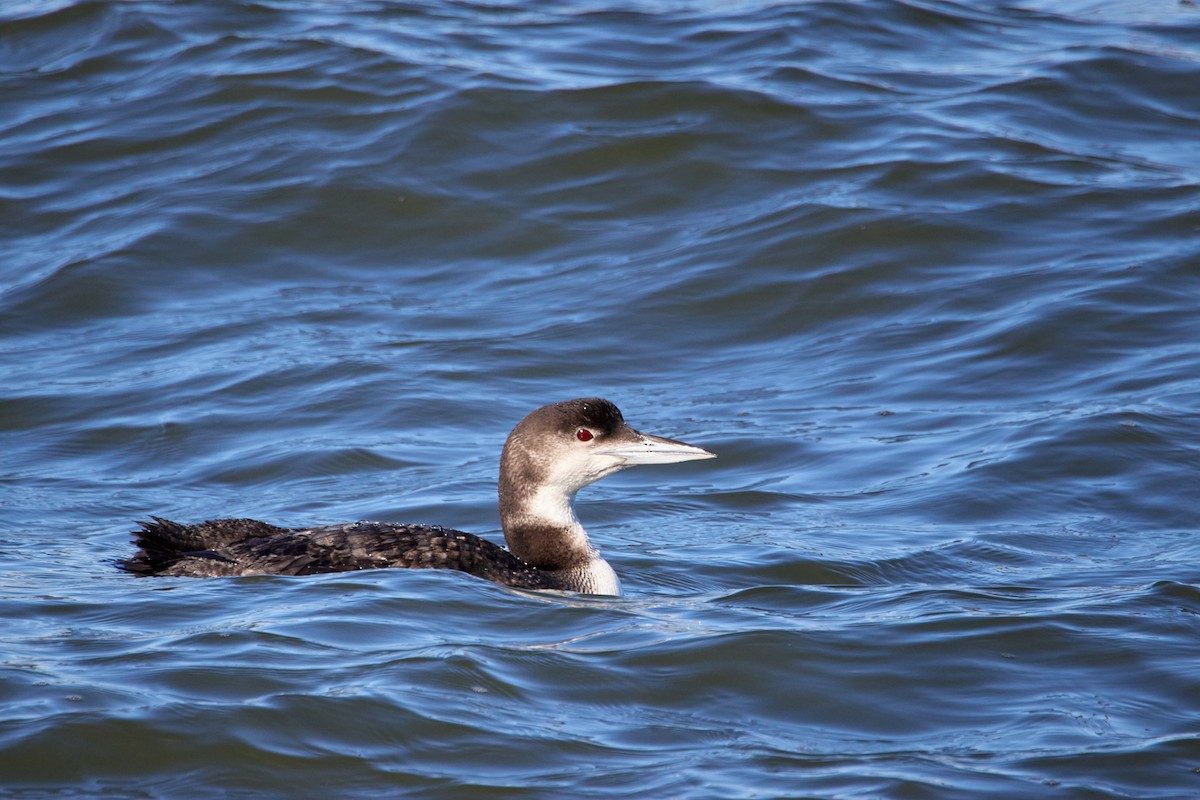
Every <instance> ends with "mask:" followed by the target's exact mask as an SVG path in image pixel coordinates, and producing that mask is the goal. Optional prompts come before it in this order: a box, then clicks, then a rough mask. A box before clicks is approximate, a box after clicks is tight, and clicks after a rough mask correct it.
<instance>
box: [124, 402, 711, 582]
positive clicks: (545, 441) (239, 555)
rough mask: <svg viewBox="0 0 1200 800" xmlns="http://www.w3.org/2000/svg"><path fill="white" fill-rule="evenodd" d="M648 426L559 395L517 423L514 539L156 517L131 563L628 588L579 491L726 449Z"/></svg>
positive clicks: (511, 513) (398, 527) (505, 483)
mask: <svg viewBox="0 0 1200 800" xmlns="http://www.w3.org/2000/svg"><path fill="white" fill-rule="evenodd" d="M715 457H716V454H715V453H710V452H708V451H707V450H704V449H703V448H700V447H695V446H694V445H690V444H684V443H683V442H677V441H674V440H672V439H663V438H661V437H658V436H650V435H648V434H644V433H639V432H637V431H635V430H634V429H633V428H631V427H629V425H627V424H626V423H625V420H624V418H623V417H622V416H621V411H620V410H619V409H618V408H617V407H616V406H615V405H613V404H612V403H610V402H609V401H607V400H602V399H600V398H585V399H580V400H569V401H567V402H564V403H553V404H551V405H548V406H542V407H541V408H539V409H538V410H537V411H534V412H533V413H532V414H530V415H529V416H527V417H525V419H523V420H521V422H520V423H518V424H517V427H515V428H513V431H512V433H511V434H509V436H508V441H506V442H505V443H504V450H503V452H502V453H501V456H500V482H499V495H500V523H501V526H502V527H503V529H504V539H505V541H506V542H507V543H508V550H505V549H504V548H502V547H499V546H498V545H495V544H493V543H492V542H489V541H488V540H486V539H481V538H480V537H478V536H475V535H474V534H471V533H463V532H462V531H456V530H451V529H449V528H442V527H440V526H436V525H402V524H399V523H395V522H353V523H347V524H344V525H319V526H316V527H312V528H280V527H277V526H275V525H269V524H267V523H265V522H259V521H258V520H253V519H218V520H210V521H208V522H201V523H197V524H195V525H181V524H179V523H176V522H171V521H170V520H165V519H161V518H159V517H152V519H153V521H152V522H143V523H141V526H142V529H141V530H139V531H135V532H134V534H133V535H134V542H135V543H136V544H137V545H138V547H139V548H140V549H139V550H138V552H137V553H136V554H134V556H133V557H132V558H130V559H128V560H127V561H124V562H123V563H122V566H123V567H124V568H125V569H126V570H128V571H129V572H132V573H134V574H137V575H174V576H188V577H210V576H218V575H266V574H271V575H311V574H314V573H320V572H345V571H349V570H358V569H377V568H383V567H408V568H414V569H454V570H459V571H461V572H467V573H470V574H471V575H475V576H477V577H480V578H485V579H487V580H490V581H495V582H496V583H502V584H506V585H508V586H515V587H519V588H523V589H559V590H564V591H573V592H583V593H588V594H610V595H619V594H620V593H621V582H620V581H619V580H618V579H617V575H616V573H615V572H613V569H612V567H610V566H609V564H608V562H607V561H605V560H604V559H603V558H601V557H600V553H599V551H598V550H596V548H595V547H594V546H593V545H592V542H591V540H590V539H588V535H587V532H586V531H584V529H583V525H581V524H580V522H579V518H578V517H576V516H575V508H574V505H573V502H574V500H575V493H576V492H578V491H579V490H580V489H582V488H583V487H584V486H587V485H588V484H590V483H594V482H595V481H598V480H600V479H601V478H603V477H604V476H606V475H611V474H612V473H614V472H617V471H619V470H622V469H625V468H626V467H632V466H634V465H636V464H670V463H673V462H676V461H692V460H695V459H702V458H715Z"/></svg>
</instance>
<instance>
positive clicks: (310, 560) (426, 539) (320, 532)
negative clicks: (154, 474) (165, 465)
mask: <svg viewBox="0 0 1200 800" xmlns="http://www.w3.org/2000/svg"><path fill="white" fill-rule="evenodd" d="M141 525H142V529H141V530H140V531H135V532H134V537H135V541H136V543H137V544H138V546H139V547H140V548H141V550H139V552H138V553H137V554H136V555H135V556H134V557H133V558H131V559H129V560H128V561H126V562H125V563H124V567H125V569H127V570H129V571H130V572H134V573H137V574H141V575H175V576H186V577H211V576H218V575H267V574H269V575H312V574H315V573H321V572H349V571H352V570H360V569H380V568H385V567H407V568H410V569H453V570H458V571H460V572H466V573H468V574H470V575H474V576H476V577H479V578H484V579H486V580H490V581H494V582H496V583H503V584H506V585H508V586H515V587H518V588H524V589H556V588H560V587H559V586H558V581H557V580H556V579H555V578H554V577H553V576H551V575H549V574H547V573H546V572H543V571H541V570H538V569H536V568H534V567H532V566H530V565H529V564H527V563H525V562H524V561H522V560H521V559H519V558H517V557H516V556H514V555H513V554H512V553H510V552H508V551H507V550H505V549H504V548H502V547H499V546H497V545H495V544H493V543H492V542H489V541H488V540H487V539H481V538H480V537H478V536H475V535H474V534H471V533H464V532H462V531H456V530H451V529H449V528H442V527H438V526H431V525H401V524H399V523H394V522H354V523H348V524H345V525H323V526H319V527H315V528H304V529H289V528H280V527H277V526H275V525H269V524H267V523H265V522H259V521H257V520H234V519H222V520H209V521H208V522H201V523H197V524H195V525H180V524H179V523H177V522H171V521H170V520H165V519H160V518H157V517H155V518H154V521H153V522H143V523H141Z"/></svg>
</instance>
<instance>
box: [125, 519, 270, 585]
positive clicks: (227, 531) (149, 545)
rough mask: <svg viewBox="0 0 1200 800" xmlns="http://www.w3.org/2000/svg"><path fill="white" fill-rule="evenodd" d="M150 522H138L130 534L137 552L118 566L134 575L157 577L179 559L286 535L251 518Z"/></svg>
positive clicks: (155, 520) (160, 520)
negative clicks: (191, 522) (248, 540)
mask: <svg viewBox="0 0 1200 800" xmlns="http://www.w3.org/2000/svg"><path fill="white" fill-rule="evenodd" d="M150 519H151V520H152V521H151V522H139V523H138V524H139V525H141V526H142V527H141V530H137V531H134V532H133V541H134V544H136V545H137V546H138V548H139V549H138V552H137V553H135V554H134V555H133V557H132V558H129V559H127V560H126V561H124V562H123V563H122V565H121V566H122V567H123V568H124V569H126V570H127V571H129V572H132V573H135V574H137V575H159V574H162V573H163V572H164V571H165V570H167V569H169V568H170V567H171V565H173V564H175V563H176V562H177V561H179V560H180V559H182V558H188V557H194V556H197V555H201V554H206V555H207V554H208V553H209V552H210V551H212V550H215V549H217V548H220V547H223V546H225V545H228V544H231V543H233V542H236V541H240V540H242V539H246V538H250V537H254V536H272V535H275V534H279V533H286V532H287V529H286V528H280V527H277V526H275V525H268V524H267V523H265V522H259V521H258V520H253V519H218V520H210V521H208V522H201V523H198V524H196V525H181V524H179V523H178V522H172V521H171V520H169V519H163V518H162V517H153V516H152V517H151V518H150Z"/></svg>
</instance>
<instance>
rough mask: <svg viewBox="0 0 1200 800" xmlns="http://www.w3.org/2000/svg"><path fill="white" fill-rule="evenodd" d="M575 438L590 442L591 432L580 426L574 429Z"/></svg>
mask: <svg viewBox="0 0 1200 800" xmlns="http://www.w3.org/2000/svg"><path fill="white" fill-rule="evenodd" d="M575 438H576V439H578V440H579V441H581V442H590V441H591V440H592V432H591V431H589V430H588V429H587V428H580V429H579V430H577V431H575Z"/></svg>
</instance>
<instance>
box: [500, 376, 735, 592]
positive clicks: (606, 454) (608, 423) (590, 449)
mask: <svg viewBox="0 0 1200 800" xmlns="http://www.w3.org/2000/svg"><path fill="white" fill-rule="evenodd" d="M715 457H716V454H715V453H710V452H709V451H707V450H705V449H703V448H700V447H696V446H694V445H690V444H685V443H683V442H677V441H675V440H673V439H664V438H662V437H660V436H651V435H649V434H645V433H639V432H638V431H636V430H634V429H633V428H631V427H630V426H629V425H628V424H627V423H626V422H625V419H624V417H622V416H621V411H620V409H618V408H617V407H616V405H614V404H613V403H611V402H609V401H608V400H603V399H600V398H597V397H592V398H583V399H579V400H568V401H566V402H563V403H553V404H551V405H548V406H542V407H541V408H539V409H538V410H536V411H534V412H533V413H531V414H530V415H529V416H527V417H525V419H523V420H521V422H520V423H518V424H517V427H516V428H514V429H513V431H512V433H511V434H509V436H508V441H507V442H505V444H504V452H503V453H502V455H501V457H500V484H499V490H500V519H501V524H502V525H503V528H504V538H505V540H506V541H507V542H508V546H509V549H510V550H511V551H512V552H513V553H514V554H515V555H517V556H520V557H521V558H523V559H524V560H525V561H527V562H529V563H530V564H532V565H533V566H535V567H538V568H539V569H544V570H547V571H551V572H559V573H562V572H563V571H564V570H567V571H579V570H583V571H584V573H586V574H587V575H590V578H587V579H588V580H591V582H592V584H593V585H599V587H600V588H598V589H596V588H579V589H577V591H591V592H594V593H602V594H620V583H619V582H618V581H617V578H616V575H615V574H613V573H612V568H611V567H609V566H608V564H607V562H605V561H604V560H603V559H601V558H600V555H599V553H598V552H597V551H596V549H595V547H593V546H592V544H591V542H590V541H589V540H588V537H587V533H586V532H585V531H584V530H583V526H582V525H581V524H580V523H579V519H578V518H577V517H576V516H575V509H574V507H573V506H572V501H573V500H574V499H575V493H576V492H578V491H579V490H580V489H582V488H583V487H584V486H587V485H588V484H589V483H595V482H596V481H598V480H600V479H601V478H603V477H604V476H606V475H611V474H612V473H614V472H617V471H619V470H622V469H625V468H626V467H632V466H635V465H637V464H671V463H674V462H676V461H692V460H695V459H700V458H715ZM585 577H586V575H585Z"/></svg>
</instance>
